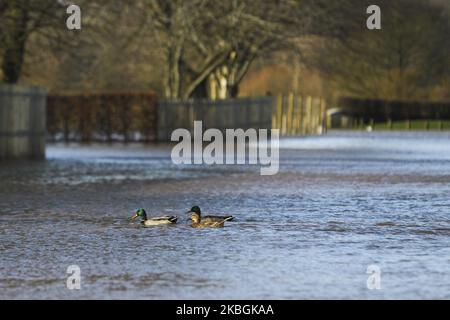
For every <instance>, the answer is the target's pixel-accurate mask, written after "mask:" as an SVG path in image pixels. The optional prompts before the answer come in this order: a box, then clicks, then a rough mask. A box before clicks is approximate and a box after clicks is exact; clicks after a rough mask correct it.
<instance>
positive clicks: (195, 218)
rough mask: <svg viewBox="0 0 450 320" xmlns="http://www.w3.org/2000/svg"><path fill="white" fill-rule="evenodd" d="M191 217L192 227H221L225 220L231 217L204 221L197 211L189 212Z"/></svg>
mask: <svg viewBox="0 0 450 320" xmlns="http://www.w3.org/2000/svg"><path fill="white" fill-rule="evenodd" d="M216 218H217V217H216ZM191 219H192V224H191V227H192V228H223V227H224V226H225V221H229V220H230V219H232V217H228V218H225V219H223V220H220V221H204V220H202V217H201V216H200V215H199V214H198V213H195V212H194V213H192V214H191Z"/></svg>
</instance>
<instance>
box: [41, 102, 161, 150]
mask: <svg viewBox="0 0 450 320" xmlns="http://www.w3.org/2000/svg"><path fill="white" fill-rule="evenodd" d="M156 104H157V100H156V95H155V94H153V93H114V94H78V95H50V96H48V99H47V132H48V134H49V135H50V138H51V139H52V140H53V141H82V142H89V141H154V140H155V139H156V126H157V110H156V109H157V106H156Z"/></svg>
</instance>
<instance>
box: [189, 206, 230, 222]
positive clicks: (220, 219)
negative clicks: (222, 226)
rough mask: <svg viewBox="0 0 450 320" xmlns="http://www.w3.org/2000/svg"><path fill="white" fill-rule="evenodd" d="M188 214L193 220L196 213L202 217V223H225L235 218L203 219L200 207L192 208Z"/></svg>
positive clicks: (210, 217)
mask: <svg viewBox="0 0 450 320" xmlns="http://www.w3.org/2000/svg"><path fill="white" fill-rule="evenodd" d="M187 213H188V214H190V215H191V219H192V215H193V214H194V213H196V214H197V215H198V216H199V217H200V220H201V221H202V222H224V221H232V220H233V219H234V217H233V216H203V217H202V212H201V210H200V207H198V206H194V207H192V208H191V210H189V211H188V212H187Z"/></svg>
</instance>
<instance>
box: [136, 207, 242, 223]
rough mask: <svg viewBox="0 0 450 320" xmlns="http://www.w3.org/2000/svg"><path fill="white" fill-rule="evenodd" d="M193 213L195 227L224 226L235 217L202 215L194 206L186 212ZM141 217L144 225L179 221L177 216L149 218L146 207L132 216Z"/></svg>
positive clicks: (198, 208) (192, 218)
mask: <svg viewBox="0 0 450 320" xmlns="http://www.w3.org/2000/svg"><path fill="white" fill-rule="evenodd" d="M186 213H187V214H190V215H191V220H192V224H191V226H192V227H193V228H222V227H223V226H224V225H225V222H226V221H231V220H233V219H234V217H233V216H204V217H202V212H201V210H200V207H198V206H194V207H192V208H191V210H189V211H188V212H186ZM137 218H141V224H142V225H143V226H144V227H152V226H160V225H167V224H175V223H177V221H178V217H177V216H162V217H156V218H150V219H148V218H147V212H146V211H145V210H144V209H139V210H137V211H136V213H135V215H134V216H133V217H131V220H133V221H134V220H136V219H137Z"/></svg>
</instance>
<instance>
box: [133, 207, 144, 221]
mask: <svg viewBox="0 0 450 320" xmlns="http://www.w3.org/2000/svg"><path fill="white" fill-rule="evenodd" d="M137 218H141V220H147V212H145V210H144V209H138V210H136V213H135V214H134V216H132V217H131V220H133V221H134V220H136V219H137Z"/></svg>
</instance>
